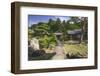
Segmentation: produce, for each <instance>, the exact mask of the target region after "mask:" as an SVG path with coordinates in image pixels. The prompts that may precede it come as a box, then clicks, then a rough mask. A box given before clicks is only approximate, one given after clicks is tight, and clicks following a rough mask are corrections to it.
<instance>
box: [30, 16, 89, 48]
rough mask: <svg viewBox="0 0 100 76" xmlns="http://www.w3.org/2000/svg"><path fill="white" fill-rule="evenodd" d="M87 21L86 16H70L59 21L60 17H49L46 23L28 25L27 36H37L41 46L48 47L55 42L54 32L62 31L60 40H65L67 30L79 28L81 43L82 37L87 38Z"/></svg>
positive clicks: (66, 38)
mask: <svg viewBox="0 0 100 76" xmlns="http://www.w3.org/2000/svg"><path fill="white" fill-rule="evenodd" d="M87 22H88V19H87V17H70V19H69V20H67V21H65V20H63V21H61V20H60V18H57V19H56V20H53V19H49V21H48V22H47V23H44V22H39V23H37V24H33V25H32V26H30V27H29V28H28V36H29V38H32V37H36V38H38V39H39V41H40V46H41V48H44V47H45V48H48V47H53V46H54V45H55V44H56V39H55V35H54V33H57V32H60V33H62V35H63V36H62V40H63V41H66V40H68V35H67V31H68V30H74V29H81V30H82V33H81V37H80V40H79V42H80V43H81V42H82V40H83V39H85V40H87V30H88V28H87Z"/></svg>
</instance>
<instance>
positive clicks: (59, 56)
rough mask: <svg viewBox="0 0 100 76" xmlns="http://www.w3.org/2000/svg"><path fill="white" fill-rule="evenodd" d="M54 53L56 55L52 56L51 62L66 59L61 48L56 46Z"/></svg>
mask: <svg viewBox="0 0 100 76" xmlns="http://www.w3.org/2000/svg"><path fill="white" fill-rule="evenodd" d="M54 52H56V55H55V56H53V58H52V60H55V59H56V60H59V59H65V58H66V54H65V53H64V51H63V48H62V46H59V45H58V46H56V47H55V49H54Z"/></svg>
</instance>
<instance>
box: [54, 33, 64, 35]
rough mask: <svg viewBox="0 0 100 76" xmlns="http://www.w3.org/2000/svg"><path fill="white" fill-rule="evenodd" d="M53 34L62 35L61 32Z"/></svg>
mask: <svg viewBox="0 0 100 76" xmlns="http://www.w3.org/2000/svg"><path fill="white" fill-rule="evenodd" d="M54 34H55V35H62V33H54Z"/></svg>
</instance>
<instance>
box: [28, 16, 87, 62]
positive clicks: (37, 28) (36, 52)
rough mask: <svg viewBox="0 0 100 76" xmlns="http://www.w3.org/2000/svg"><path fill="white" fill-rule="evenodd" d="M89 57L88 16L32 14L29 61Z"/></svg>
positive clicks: (29, 35)
mask: <svg viewBox="0 0 100 76" xmlns="http://www.w3.org/2000/svg"><path fill="white" fill-rule="evenodd" d="M87 57H88V18H87V17H74V16H45V15H29V17H28V60H29V61H31V60H59V59H80V58H87Z"/></svg>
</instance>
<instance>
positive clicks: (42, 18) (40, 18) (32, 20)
mask: <svg viewBox="0 0 100 76" xmlns="http://www.w3.org/2000/svg"><path fill="white" fill-rule="evenodd" d="M57 18H59V19H60V20H61V21H63V20H65V21H67V20H69V19H70V16H46V15H28V26H29V27H30V26H31V25H32V24H37V23H39V22H45V23H47V22H48V21H49V19H53V20H56V19H57Z"/></svg>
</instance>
